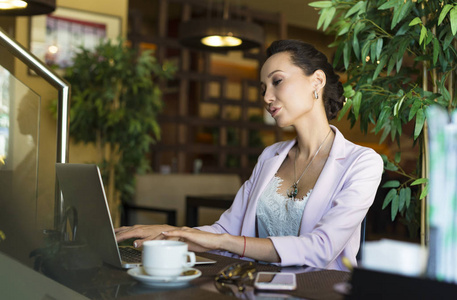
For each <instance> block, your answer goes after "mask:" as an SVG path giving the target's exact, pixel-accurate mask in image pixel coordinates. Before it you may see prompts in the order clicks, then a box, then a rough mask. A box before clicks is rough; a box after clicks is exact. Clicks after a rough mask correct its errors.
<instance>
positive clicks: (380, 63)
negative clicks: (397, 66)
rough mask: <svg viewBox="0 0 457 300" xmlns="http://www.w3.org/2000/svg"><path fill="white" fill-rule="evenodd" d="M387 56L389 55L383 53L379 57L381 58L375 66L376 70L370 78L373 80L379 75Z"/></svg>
mask: <svg viewBox="0 0 457 300" xmlns="http://www.w3.org/2000/svg"><path fill="white" fill-rule="evenodd" d="M388 58H389V57H388V56H387V55H383V56H382V57H381V59H380V60H379V64H378V65H377V66H376V70H375V72H374V74H373V78H372V79H373V80H375V79H376V78H377V77H378V76H379V74H380V73H381V71H382V69H383V68H384V67H385V65H386V62H387V59H388Z"/></svg>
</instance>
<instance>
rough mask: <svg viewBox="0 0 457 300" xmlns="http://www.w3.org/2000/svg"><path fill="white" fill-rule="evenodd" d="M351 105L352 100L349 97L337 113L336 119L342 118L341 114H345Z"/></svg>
mask: <svg viewBox="0 0 457 300" xmlns="http://www.w3.org/2000/svg"><path fill="white" fill-rule="evenodd" d="M351 106H352V100H351V99H348V100H347V101H346V103H345V104H344V105H343V108H342V109H341V110H340V112H339V113H338V121H340V120H341V118H343V116H344V115H345V114H346V112H347V111H348V110H349V109H350V108H351Z"/></svg>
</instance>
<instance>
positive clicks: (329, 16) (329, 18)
mask: <svg viewBox="0 0 457 300" xmlns="http://www.w3.org/2000/svg"><path fill="white" fill-rule="evenodd" d="M335 12H336V8H335V7H330V8H328V12H327V15H326V17H325V21H324V25H323V27H322V30H324V31H325V30H327V27H328V25H330V22H332V20H333V17H334V16H335Z"/></svg>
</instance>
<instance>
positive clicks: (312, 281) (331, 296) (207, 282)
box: [70, 253, 350, 300]
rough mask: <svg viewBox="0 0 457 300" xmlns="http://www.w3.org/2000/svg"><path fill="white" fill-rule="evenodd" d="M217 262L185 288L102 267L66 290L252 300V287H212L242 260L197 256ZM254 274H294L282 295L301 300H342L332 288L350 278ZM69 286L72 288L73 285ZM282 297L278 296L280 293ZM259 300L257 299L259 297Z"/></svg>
mask: <svg viewBox="0 0 457 300" xmlns="http://www.w3.org/2000/svg"><path fill="white" fill-rule="evenodd" d="M199 255H201V256H205V257H208V258H211V259H214V260H216V261H217V263H216V264H212V265H199V266H197V267H196V268H197V269H199V270H200V271H201V272H202V276H201V277H199V278H196V279H194V280H192V281H191V282H190V283H189V284H188V285H187V286H184V287H179V288H157V287H149V286H146V285H144V284H142V283H140V282H137V281H136V280H135V279H133V278H132V277H130V276H129V275H128V274H127V271H126V270H120V269H116V268H113V267H110V266H105V267H104V268H103V270H100V272H99V274H97V276H94V278H92V279H87V278H85V280H86V285H79V286H70V287H71V288H73V289H74V290H76V291H77V292H79V293H81V294H82V295H84V296H86V297H88V298H89V299H113V298H120V299H165V300H166V299H170V300H175V299H190V300H192V299H198V300H204V299H208V300H212V299H235V298H242V299H256V298H258V296H259V295H258V294H257V292H256V291H255V290H254V288H253V287H252V286H248V287H247V288H246V291H245V292H244V293H240V292H238V291H237V289H236V288H235V287H234V288H233V289H232V290H233V291H234V292H235V293H234V295H227V294H222V293H221V292H220V291H219V290H218V289H217V288H216V285H215V284H214V282H215V281H214V278H215V276H216V274H217V273H218V272H219V271H220V270H221V269H223V268H224V267H226V266H227V265H229V264H232V263H236V262H241V261H242V260H240V259H237V258H232V257H227V256H221V255H217V254H211V253H200V254H199ZM256 267H257V271H280V270H284V271H287V272H294V273H296V274H297V289H296V290H295V291H288V292H284V293H283V294H284V296H287V295H289V296H290V297H294V298H305V299H324V300H325V299H328V300H341V299H344V296H343V295H341V294H338V293H337V292H336V291H335V290H334V288H333V286H334V285H335V284H336V283H338V282H345V281H348V280H349V278H350V274H349V273H347V272H342V271H331V270H320V269H313V268H308V267H291V268H280V267H278V266H274V265H268V264H256ZM72 285H75V283H74V282H73V283H72ZM281 293H282V292H281ZM259 299H260V297H259ZM262 299H265V298H262Z"/></svg>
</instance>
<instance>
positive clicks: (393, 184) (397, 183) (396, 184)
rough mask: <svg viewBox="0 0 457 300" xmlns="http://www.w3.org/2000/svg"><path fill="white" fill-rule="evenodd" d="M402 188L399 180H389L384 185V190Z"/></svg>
mask: <svg viewBox="0 0 457 300" xmlns="http://www.w3.org/2000/svg"><path fill="white" fill-rule="evenodd" d="M399 186H400V181H398V180H389V181H387V182H386V183H384V184H383V185H382V187H383V188H397V187H399Z"/></svg>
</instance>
